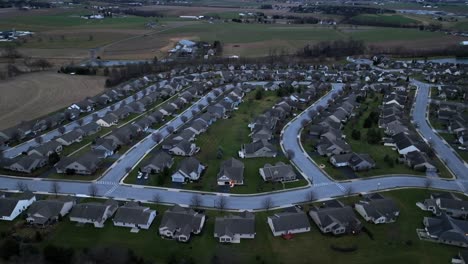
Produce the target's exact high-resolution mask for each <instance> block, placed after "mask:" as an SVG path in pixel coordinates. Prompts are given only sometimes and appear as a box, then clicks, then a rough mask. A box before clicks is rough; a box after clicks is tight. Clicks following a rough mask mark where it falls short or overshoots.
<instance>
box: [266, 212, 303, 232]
mask: <svg viewBox="0 0 468 264" xmlns="http://www.w3.org/2000/svg"><path fill="white" fill-rule="evenodd" d="M267 221H268V225H269V226H270V229H271V232H272V233H273V236H283V235H289V234H297V233H305V232H309V231H310V223H309V219H307V215H306V214H305V213H304V212H303V211H302V210H300V209H299V208H297V207H289V208H286V209H284V210H283V211H282V212H281V213H276V214H274V215H273V216H269V217H268V219H267Z"/></svg>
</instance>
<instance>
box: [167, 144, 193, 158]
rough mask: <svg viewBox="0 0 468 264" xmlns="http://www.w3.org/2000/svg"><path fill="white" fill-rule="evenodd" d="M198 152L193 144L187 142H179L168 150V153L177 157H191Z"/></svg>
mask: <svg viewBox="0 0 468 264" xmlns="http://www.w3.org/2000/svg"><path fill="white" fill-rule="evenodd" d="M198 151H200V148H198V147H197V146H196V145H195V144H194V143H191V142H189V141H187V140H181V141H179V142H178V143H176V144H175V145H174V146H173V147H172V148H170V149H169V153H170V154H172V155H178V156H192V155H194V154H195V153H197V152H198Z"/></svg>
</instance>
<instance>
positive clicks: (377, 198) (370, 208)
mask: <svg viewBox="0 0 468 264" xmlns="http://www.w3.org/2000/svg"><path fill="white" fill-rule="evenodd" d="M354 208H355V209H356V211H357V212H358V213H359V214H360V215H361V216H362V217H363V218H364V219H365V220H366V221H367V222H372V223H374V224H386V223H393V222H395V221H396V219H397V217H398V216H399V215H400V210H399V208H398V206H397V204H396V203H395V202H394V201H393V200H392V199H390V198H386V197H383V196H382V195H381V194H378V193H376V194H370V195H368V196H367V197H365V198H364V200H361V201H359V202H358V203H356V204H355V206H354Z"/></svg>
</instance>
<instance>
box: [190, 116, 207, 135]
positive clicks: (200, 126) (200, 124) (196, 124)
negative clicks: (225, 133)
mask: <svg viewBox="0 0 468 264" xmlns="http://www.w3.org/2000/svg"><path fill="white" fill-rule="evenodd" d="M207 128H208V125H207V123H205V122H204V121H202V120H200V119H197V120H195V121H193V122H192V123H191V124H190V126H189V127H187V128H186V130H190V131H192V132H193V133H195V135H200V134H201V133H203V132H205V131H206V129H207Z"/></svg>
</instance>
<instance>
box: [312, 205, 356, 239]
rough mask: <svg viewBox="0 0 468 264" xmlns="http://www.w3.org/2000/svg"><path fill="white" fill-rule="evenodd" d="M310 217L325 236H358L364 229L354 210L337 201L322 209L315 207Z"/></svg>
mask: <svg viewBox="0 0 468 264" xmlns="http://www.w3.org/2000/svg"><path fill="white" fill-rule="evenodd" d="M309 216H310V217H311V218H312V220H313V221H314V222H315V224H316V225H317V227H318V228H319V229H320V231H322V233H325V234H326V233H331V234H333V235H341V234H356V233H359V232H360V231H361V228H362V225H361V221H359V219H357V217H356V215H355V214H354V211H353V209H352V208H351V207H350V206H345V205H343V204H342V203H341V202H340V201H337V200H333V201H328V202H325V203H324V205H323V206H321V207H317V206H314V207H313V208H312V209H311V210H310V211H309Z"/></svg>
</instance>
